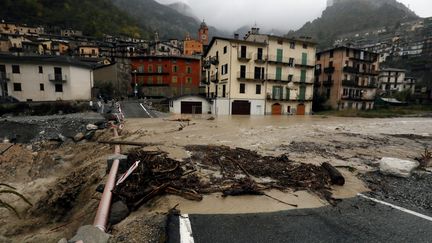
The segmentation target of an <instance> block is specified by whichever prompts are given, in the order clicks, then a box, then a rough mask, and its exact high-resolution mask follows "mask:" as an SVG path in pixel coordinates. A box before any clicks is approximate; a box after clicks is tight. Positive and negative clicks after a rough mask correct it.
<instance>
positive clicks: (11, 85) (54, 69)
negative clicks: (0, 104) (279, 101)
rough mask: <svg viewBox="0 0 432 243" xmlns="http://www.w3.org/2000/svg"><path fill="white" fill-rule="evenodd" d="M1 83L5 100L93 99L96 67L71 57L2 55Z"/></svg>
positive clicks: (1, 90)
mask: <svg viewBox="0 0 432 243" xmlns="http://www.w3.org/2000/svg"><path fill="white" fill-rule="evenodd" d="M0 84H1V85H0V96H1V97H2V98H6V97H12V98H13V99H15V100H19V101H56V100H90V99H91V90H92V88H93V68H92V66H91V65H88V64H86V63H83V62H79V61H77V60H75V59H74V58H71V57H63V56H50V57H47V56H31V57H30V56H26V57H21V56H13V55H0Z"/></svg>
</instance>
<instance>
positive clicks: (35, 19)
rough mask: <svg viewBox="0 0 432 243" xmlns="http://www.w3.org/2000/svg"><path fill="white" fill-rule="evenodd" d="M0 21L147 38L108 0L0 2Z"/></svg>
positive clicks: (91, 33)
mask: <svg viewBox="0 0 432 243" xmlns="http://www.w3.org/2000/svg"><path fill="white" fill-rule="evenodd" d="M0 18H2V19H5V20H6V21H15V22H20V23H27V24H31V25H45V26H48V27H52V26H58V27H61V28H74V29H80V30H83V31H84V33H85V34H87V35H92V36H101V35H102V34H104V33H106V34H124V35H129V36H142V37H146V35H145V34H146V32H148V31H147V30H146V29H145V28H142V27H139V26H138V23H137V22H136V21H135V20H134V19H132V18H130V17H129V16H128V15H127V14H126V13H124V12H123V11H120V10H119V9H118V8H117V7H115V6H114V5H113V4H112V3H111V2H110V1H109V0H80V1H76V0H2V1H1V8H0Z"/></svg>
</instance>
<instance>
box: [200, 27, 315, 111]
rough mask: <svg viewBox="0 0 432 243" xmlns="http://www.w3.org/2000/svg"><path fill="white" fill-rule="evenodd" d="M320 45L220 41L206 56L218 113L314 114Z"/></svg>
mask: <svg viewBox="0 0 432 243" xmlns="http://www.w3.org/2000/svg"><path fill="white" fill-rule="evenodd" d="M315 52H316V44H315V43H313V42H311V41H308V40H302V39H289V38H284V37H278V36H272V35H263V34H259V30H258V29H256V28H254V29H253V30H252V32H251V33H250V34H249V35H248V36H246V37H245V39H244V40H240V39H228V38H219V37H215V38H213V39H212V41H211V42H210V45H209V49H208V51H207V53H206V55H205V59H206V62H205V64H204V66H205V67H206V73H207V74H206V76H207V78H206V80H207V82H206V83H207V96H208V98H209V99H212V100H213V108H212V113H213V114H216V115H265V114H273V115H291V114H298V115H305V114H310V113H311V112H312V98H313V76H314V65H315Z"/></svg>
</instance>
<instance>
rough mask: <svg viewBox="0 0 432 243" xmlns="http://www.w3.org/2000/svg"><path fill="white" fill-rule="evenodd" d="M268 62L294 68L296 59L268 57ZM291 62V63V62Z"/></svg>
mask: <svg viewBox="0 0 432 243" xmlns="http://www.w3.org/2000/svg"><path fill="white" fill-rule="evenodd" d="M267 59H268V61H269V62H270V63H277V64H283V65H288V66H290V67H292V66H294V59H291V60H290V58H289V57H281V56H268V58H267ZM290 61H291V62H290Z"/></svg>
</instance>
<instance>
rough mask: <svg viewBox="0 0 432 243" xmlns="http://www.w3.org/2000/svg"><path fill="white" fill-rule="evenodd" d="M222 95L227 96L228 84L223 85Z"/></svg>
mask: <svg viewBox="0 0 432 243" xmlns="http://www.w3.org/2000/svg"><path fill="white" fill-rule="evenodd" d="M222 97H223V98H225V97H226V85H225V84H224V85H222Z"/></svg>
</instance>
